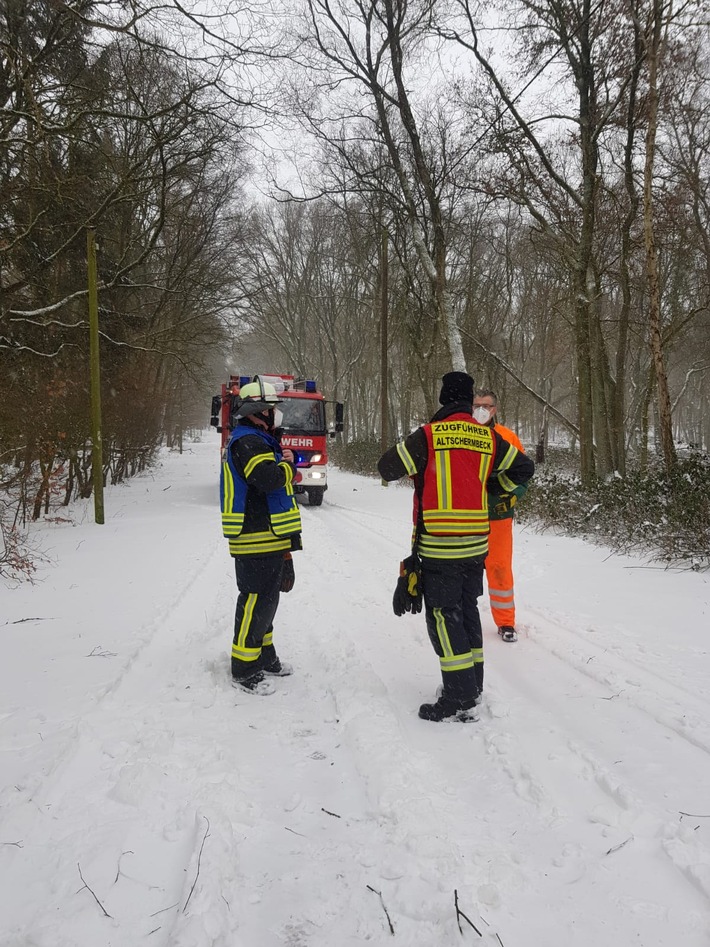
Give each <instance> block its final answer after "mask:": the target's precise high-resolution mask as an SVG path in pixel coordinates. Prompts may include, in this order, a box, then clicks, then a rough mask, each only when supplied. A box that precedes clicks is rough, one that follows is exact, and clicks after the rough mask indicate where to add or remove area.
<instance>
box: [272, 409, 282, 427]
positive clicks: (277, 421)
mask: <svg viewBox="0 0 710 947" xmlns="http://www.w3.org/2000/svg"><path fill="white" fill-rule="evenodd" d="M283 419H284V413H283V411H282V410H281V409H280V408H274V427H281V422H282V421H283Z"/></svg>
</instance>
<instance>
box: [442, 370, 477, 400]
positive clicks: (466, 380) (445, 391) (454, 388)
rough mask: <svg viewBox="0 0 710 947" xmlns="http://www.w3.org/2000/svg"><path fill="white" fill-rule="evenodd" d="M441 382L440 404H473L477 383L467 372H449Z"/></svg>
mask: <svg viewBox="0 0 710 947" xmlns="http://www.w3.org/2000/svg"><path fill="white" fill-rule="evenodd" d="M441 381H442V385H441V391H440V393H439V404H455V403H456V402H457V401H465V402H466V404H473V390H474V388H475V387H476V383H475V382H474V380H473V378H471V376H470V375H467V374H466V372H447V373H446V374H445V375H444V377H443V378H442V379H441Z"/></svg>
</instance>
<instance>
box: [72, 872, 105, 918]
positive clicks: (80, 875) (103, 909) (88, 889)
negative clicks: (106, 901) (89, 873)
mask: <svg viewBox="0 0 710 947" xmlns="http://www.w3.org/2000/svg"><path fill="white" fill-rule="evenodd" d="M76 867H77V868H78V869H79V877H80V878H81V880H82V881H83V882H84V888H86V890H87V891H88V892H89V893H90V894H91V895H92V896H93V898H94V901H96V903H97V904H98V906H99V907H100V908H101V910H102V911H103V912H104V916H105V917H111V915H110V914H109V913H108V911H107V910H106V908H105V907H104V906H103V904H102V903H101V902H100V901H99V899H98V898H97V897H96V895H95V894H94V892H93V891H92V890H91V888H90V887H89V886H88V885H87V883H86V881H85V879H84V876H83V875H82V873H81V865H80V864H79V862H77V863H76ZM84 888H79V891H83V890H84ZM78 893H79V892H78V891H77V894H78ZM111 920H113V918H111Z"/></svg>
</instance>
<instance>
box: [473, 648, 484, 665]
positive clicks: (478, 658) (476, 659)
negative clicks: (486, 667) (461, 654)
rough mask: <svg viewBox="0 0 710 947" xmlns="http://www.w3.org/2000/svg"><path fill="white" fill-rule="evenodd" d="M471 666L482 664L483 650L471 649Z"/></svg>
mask: <svg viewBox="0 0 710 947" xmlns="http://www.w3.org/2000/svg"><path fill="white" fill-rule="evenodd" d="M471 657H472V659H473V660H472V661H471V663H472V664H483V648H472V649H471Z"/></svg>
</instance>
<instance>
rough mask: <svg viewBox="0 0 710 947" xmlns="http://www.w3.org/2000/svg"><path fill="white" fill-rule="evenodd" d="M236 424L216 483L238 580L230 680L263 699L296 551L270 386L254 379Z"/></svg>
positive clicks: (277, 667)
mask: <svg viewBox="0 0 710 947" xmlns="http://www.w3.org/2000/svg"><path fill="white" fill-rule="evenodd" d="M239 397H240V403H239V406H238V410H237V425H236V427H235V428H234V430H233V431H232V436H231V438H230V440H229V443H228V444H227V447H226V450H225V457H224V461H223V463H222V476H221V482H220V498H221V506H222V531H223V533H224V536H225V537H226V538H227V539H228V540H229V552H230V553H231V555H232V556H234V562H235V567H236V573H237V587H238V589H239V596H238V598H237V610H236V615H235V619H234V642H233V644H232V679H233V681H234V683H235V684H236V685H237V686H239V687H241V688H243V689H245V690H247V691H250V692H252V693H258V694H267V693H271V692H272V690H273V685H272V684H271V683H270V682H269V681H267V680H266V679H265V675H277V676H284V675H286V674H290V673H291V672H292V668H291V667H290V666H289V665H287V664H285V663H282V662H281V660H280V659H279V657H278V655H277V653H276V649H275V648H274V644H273V620H274V616H275V615H276V609H277V608H278V604H279V593H280V592H288V591H290V590H291V588H293V583H294V570H293V562H292V560H291V552H292V551H293V550H295V549H300V548H301V514H300V512H299V509H298V505H297V503H296V498H295V496H294V492H293V487H292V483H293V478H294V476H295V473H296V467H295V464H294V457H293V453H292V452H291V451H290V450H282V449H281V446H280V444H279V442H278V440H277V439H276V438H275V437H274V428H275V420H276V419H275V415H274V412H275V410H277V405H278V404H279V403H280V402H279V400H278V397H277V394H276V389H275V388H274V386H273V385H270V384H268V383H267V382H264V381H262V380H261V379H259V377H258V376H257V377H256V378H255V380H254V381H253V382H250V383H249V384H246V385H244V386H243V387H242V388H241V391H240V393H239Z"/></svg>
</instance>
